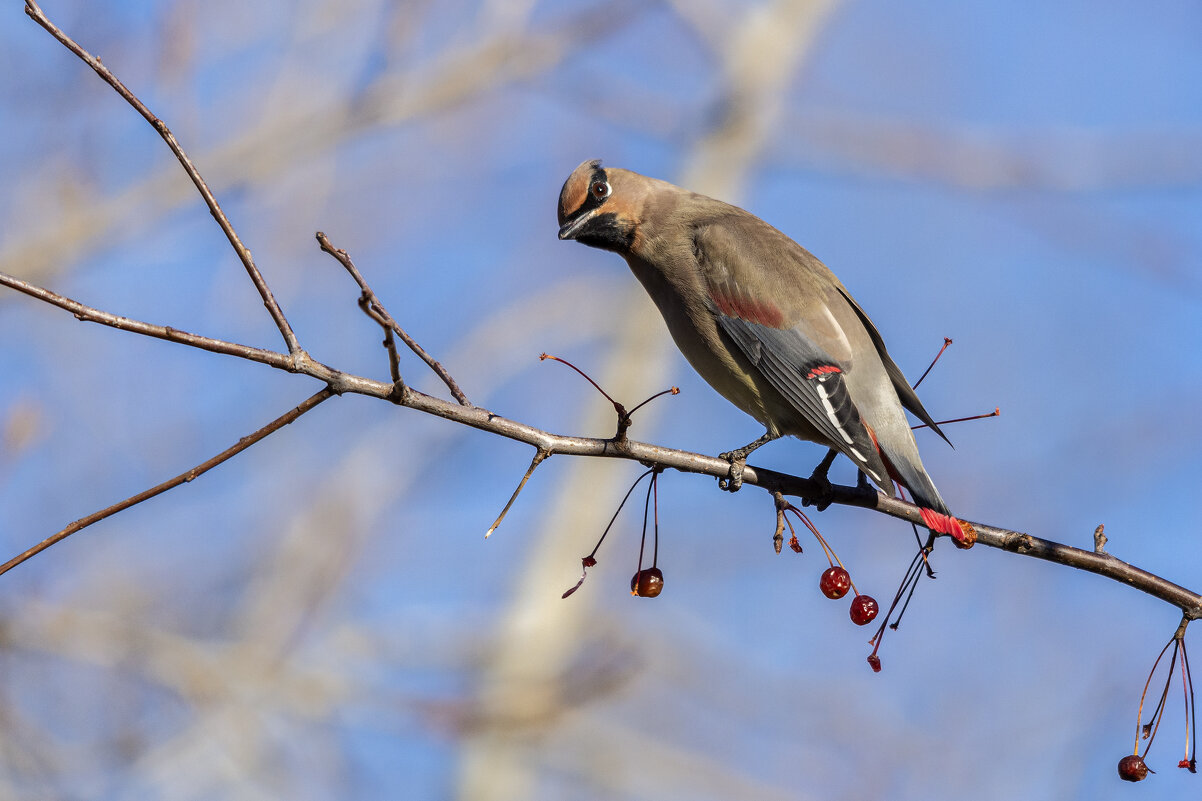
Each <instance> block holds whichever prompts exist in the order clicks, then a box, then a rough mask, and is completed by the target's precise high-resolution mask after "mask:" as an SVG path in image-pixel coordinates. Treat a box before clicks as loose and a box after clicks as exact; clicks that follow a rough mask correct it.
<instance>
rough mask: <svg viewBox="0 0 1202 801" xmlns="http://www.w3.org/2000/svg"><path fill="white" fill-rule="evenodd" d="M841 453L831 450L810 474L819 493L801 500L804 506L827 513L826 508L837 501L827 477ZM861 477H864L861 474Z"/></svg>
mask: <svg viewBox="0 0 1202 801" xmlns="http://www.w3.org/2000/svg"><path fill="white" fill-rule="evenodd" d="M838 455H839V452H838V451H837V450H835V449H834V448H831V449H830V450H829V451H828V452H827V454H826V456H824V457H822V461H821V462H819V463H818V466H817V467H815V468H814V472H813V473H811V474H810V481H812V482H814V483H815V484H817V485H818V492H817V493H815V495H814V497H812V498H811V497H805V498H802V499H801V505H802V506H813V507H814V509H815V510H816V511H819V512H825V511H826V507H828V506H830V505H831V503H832V502H833V501H834V500H835V498H834V493H833V492H832V491H831V480H830V479H829V478H827V477H826V474H827V471H829V470H830V469H831V463H832V462H834V461H835V457H836V456H838ZM861 475H863V474H862V473H861Z"/></svg>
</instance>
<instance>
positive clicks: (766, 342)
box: [693, 215, 893, 494]
mask: <svg viewBox="0 0 1202 801" xmlns="http://www.w3.org/2000/svg"><path fill="white" fill-rule="evenodd" d="M747 220H749V221H752V222H750V223H748V222H743V221H742V220H734V221H717V222H714V223H711V224H709V225H705V226H700V227H698V228H696V229H695V230H694V241H693V253H694V255H695V256H696V258H697V260H698V262H699V264H700V266H701V273H702V276H703V281H704V284H705V290H706V293H707V300H708V302H709V304H710V310H711V311H712V312H713V314H714V316H715V319H716V320H717V322H718V327H719V328H720V329H721V330H722V331H723V332H724V333H725V334H726V335H727V336H728V337H730V339H731V340H732V341H733V342H734V343H735V345H736V346H737V347H738V349H739V350H740V351H741V352H742V353H743V355H744V356H746V357H747V359H748V361H750V362H751V364H752V365H753V366H754V368H755V369H756V370H758V371H759V373H760V375H761V376H762V377H763V378H764V379H766V380H767V382H768V383H769V384H770V385H771V386H772V388H773V389H775V390H776V391H777V392H778V393H779V394H780V395H781V396H782V397H783V398H784V399H785V400H786V401H787V402H788V403H789V405H790V406H791V407H793V409H795V410H796V411H797V412H798V413H799V414H800V415H801V416H802V417H803V418H804V420H805V421H806V422H807V423H808V424H809V425H810V426H812V427H813V428H814V429H816V430H817V431H818V432H819V433H820V434H822V435H823V437H824V438H825V439H826V440H827V441H828V443H829V444H831V445H832V446H833V447H837V448H838V449H839V450H840V451H842V452H843V453H844V454H846V455H847V456H848V457H849V458H851V459H852V460H853V461H854V462H855V464H856V466H857V467H859V468H860V469H862V470H864V471H865V472H866V473H868V475H869V476H871V477H872V479H873V480H874V481H875V482H876V483H877V484H878V485H880V486H881V487H882V488H885V489H886V490H887V491H889V492H890V494H892V489H893V488H892V483H891V482H890V480H889V477H888V473H887V470H886V468H885V465H884V462H883V461H882V460H881V456H880V453H879V452H878V450H877V446H876V443H875V442H874V439H873V435H872V433H871V432H870V430H869V429H868V427H867V426H866V425H865V424H864V422H863V420H862V419H861V417H860V412H859V410H858V409H857V408H856V406H855V403H854V402H853V401H852V399H851V395H850V394H849V392H848V388H847V385H846V382H845V380H844V369H845V362H848V361H849V360H850V358H851V356H852V348H851V343H850V341H849V339H848V337H847V336H846V334H845V332H844V331H843V328H842V326H841V325H840V324H839V321H838V320H837V319H836V318H835V316H834V315H832V314H831V313H830V310H829V308H827V307H826V306H825V305H824V304H825V302H826V301H825V298H824V297H823V292H822V289H823V286H824V285H823V284H815V283H813V282H807V288H808V290H813V291H812V292H811V294H812V298H808V299H809V300H811V301H812V302H811V303H810V304H809V305H810V306H811V307H812V308H810V309H809V311H810V312H811V313H809V314H802V313H801V312H802V310H801V309H799V308H798V307H797V304H793V305H790V304H787V303H783V302H779V301H778V300H777V299H775V298H774V295H773V292H772V286H771V284H772V283H773V282H774V281H776V280H777V279H778V277H779V276H778V274H777V270H775V269H773V265H772V263H771V262H769V261H761V260H760V259H769V260H770V259H773V258H781V255H782V254H780V253H779V252H778V253H777V254H775V255H774V254H772V253H770V252H769V253H765V252H763V250H762V249H760V248H757V247H756V245H755V244H752V245H750V246H749V245H748V244H747V243H748V242H751V243H755V242H762V241H763V240H762V237H763V236H764V235H765V231H767V232H771V233H772V234H775V235H776V236H777V237H780V239H782V240H784V242H787V243H788V244H789V245H791V246H792V247H793V248H797V249H798V250H800V246H798V245H796V243H794V242H793V241H792V240H790V239H788V238H787V237H785V236H784V234H781V233H780V232H778V231H776V229H774V228H771V227H770V226H768V225H767V224H766V223H762V222H761V221H759V220H758V219H756V218H753V217H751V216H750V215H747ZM740 223H742V224H743V225H752V226H755V224H756V223H758V224H759V225H762V226H763V228H764V230H756V231H740V230H739V228H740V227H741V226H740ZM755 227H757V228H758V226H755ZM757 250H758V251H759V252H757ZM803 252H804V251H803ZM807 255H808V254H807ZM811 258H812V257H811ZM816 261H817V260H815V262H816ZM818 266H819V267H821V266H822V265H821V263H818ZM822 269H823V270H825V267H822ZM828 275H829V273H828ZM825 285H827V286H829V288H830V289H831V290H833V291H835V292H837V291H838V288H837V286H836V285H835V284H834V283H832V282H831V280H829V279H828V280H827V281H825ZM815 287H817V289H816V290H815Z"/></svg>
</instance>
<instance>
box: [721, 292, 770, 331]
mask: <svg viewBox="0 0 1202 801" xmlns="http://www.w3.org/2000/svg"><path fill="white" fill-rule="evenodd" d="M710 297H711V298H713V300H714V304H715V305H716V306H717V307H718V311H720V312H722V313H723V314H725V315H726V316H727V317H737V318H739V319H740V320H746V321H747V322H749V323H759V324H760V325H764V326H767V327H769V328H780V327H781V326H783V325H784V321H785V316H784V315H783V314H781V311H780V309H778V308H777V307H776V306H775V305H773V304H772V303H770V302H768V301H762V302H761V301H757V300H752V299H751V298H748V297H743V296H742V293H741V292H739V291H738V290H735V291H734V292H724V291H721V290H718V289H714V290H712V291H711V292H710Z"/></svg>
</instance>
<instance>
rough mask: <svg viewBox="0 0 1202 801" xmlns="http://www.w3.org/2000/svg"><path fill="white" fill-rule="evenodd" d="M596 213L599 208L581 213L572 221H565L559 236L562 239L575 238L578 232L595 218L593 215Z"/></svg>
mask: <svg viewBox="0 0 1202 801" xmlns="http://www.w3.org/2000/svg"><path fill="white" fill-rule="evenodd" d="M596 213H597V210H596V209H593V210H592V211H590V212H588V213H587V214H581V215H580V216H579V217H577V218H576V219H574V220H572V221H571V222H567V223H564V224H563V226H562V227H561V228H560V229H559V238H560V239H575V238H576V235H577V234H578V233H580V229H581V228H583V227H584V226H585V225H587V224H588V221H589V220H591V219H593V215H594V214H596Z"/></svg>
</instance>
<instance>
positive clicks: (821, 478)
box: [801, 470, 835, 512]
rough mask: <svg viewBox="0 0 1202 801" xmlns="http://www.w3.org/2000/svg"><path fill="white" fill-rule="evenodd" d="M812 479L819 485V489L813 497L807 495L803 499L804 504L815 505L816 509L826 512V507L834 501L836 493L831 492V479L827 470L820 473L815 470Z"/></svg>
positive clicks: (802, 503)
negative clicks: (827, 475)
mask: <svg viewBox="0 0 1202 801" xmlns="http://www.w3.org/2000/svg"><path fill="white" fill-rule="evenodd" d="M810 481H812V482H814V483H815V484H817V485H818V491H817V492H816V493H815V494H814V496H813V497H810V496H808V495H807V496H805V497H803V498H802V499H801V505H802V506H813V507H814V510H815V511H818V512H825V511H826V507H828V506H830V505H831V503H833V502H834V500H835V497H834V493H833V492H831V480H830V479H829V478H827V477H826V472H825V471H823V472H821V473H819V472H818V471H817V470H815V471H814V472H813V473H812V474H811V475H810Z"/></svg>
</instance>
